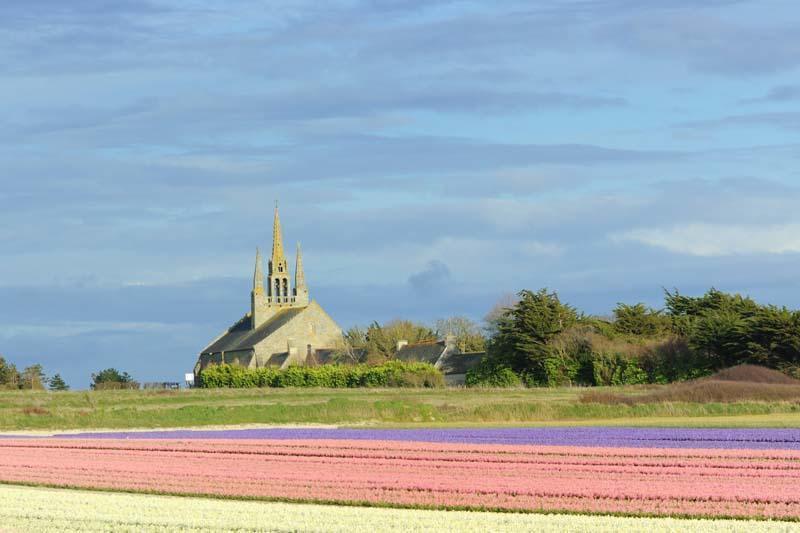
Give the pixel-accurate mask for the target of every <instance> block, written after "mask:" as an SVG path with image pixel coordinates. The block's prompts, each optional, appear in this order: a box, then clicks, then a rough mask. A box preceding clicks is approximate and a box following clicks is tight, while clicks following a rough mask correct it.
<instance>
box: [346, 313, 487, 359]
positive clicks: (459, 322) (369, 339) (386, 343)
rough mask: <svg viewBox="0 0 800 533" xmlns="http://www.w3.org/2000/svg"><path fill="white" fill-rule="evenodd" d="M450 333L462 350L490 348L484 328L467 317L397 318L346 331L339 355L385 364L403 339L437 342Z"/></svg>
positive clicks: (414, 341)
mask: <svg viewBox="0 0 800 533" xmlns="http://www.w3.org/2000/svg"><path fill="white" fill-rule="evenodd" d="M448 335H452V336H453V337H455V342H456V345H457V346H458V348H459V349H460V350H461V351H462V352H482V351H484V350H485V349H486V342H487V337H486V334H485V332H484V329H483V328H482V327H481V326H480V325H479V324H478V323H477V322H474V321H472V320H470V319H468V318H465V317H460V316H457V317H451V318H446V319H440V320H437V321H436V323H435V324H433V325H432V326H428V325H425V324H420V323H416V322H412V321H410V320H393V321H390V322H387V323H386V324H379V323H378V322H373V323H372V324H370V325H369V326H367V327H366V328H363V327H359V326H354V327H352V328H350V329H349V330H347V331H346V332H345V334H344V341H343V343H342V346H339V347H338V348H337V354H336V355H337V358H338V359H339V360H340V361H341V362H343V363H367V364H373V365H377V364H383V363H385V362H387V361H390V360H391V359H392V358H393V357H394V354H395V352H396V350H397V343H398V342H399V341H407V342H409V343H410V344H415V343H419V342H426V341H435V340H437V339H441V338H444V337H446V336H448Z"/></svg>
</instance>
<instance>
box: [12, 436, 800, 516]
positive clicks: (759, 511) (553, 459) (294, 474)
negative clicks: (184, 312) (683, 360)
mask: <svg viewBox="0 0 800 533" xmlns="http://www.w3.org/2000/svg"><path fill="white" fill-rule="evenodd" d="M0 481H7V482H28V483H41V484H48V485H59V486H72V487H83V488H104V489H118V490H133V491H148V492H166V493H179V494H203V495H217V496H229V497H260V498H282V499H291V500H316V501H321V500H324V501H332V502H362V503H375V504H394V505H408V506H429V507H467V508H490V509H507V510H548V511H558V510H565V511H578V512H604V513H607V512H617V513H632V514H641V513H647V514H656V515H692V516H712V517H719V516H733V517H773V518H793V519H800V493H798V491H797V490H796V488H797V487H798V485H799V484H800V451H783V450H781V451H775V450H763V451H758V450H693V449H669V450H666V449H653V448H648V449H626V448H586V447H564V446H507V445H481V444H451V443H447V444H442V443H423V442H413V443H412V442H397V441H342V440H248V441H243V440H236V441H225V440H207V441H203V440H186V441H164V440H159V441H146V440H137V441H126V440H75V439H25V440H0Z"/></svg>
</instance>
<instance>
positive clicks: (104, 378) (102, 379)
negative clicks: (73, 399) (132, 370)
mask: <svg viewBox="0 0 800 533" xmlns="http://www.w3.org/2000/svg"><path fill="white" fill-rule="evenodd" d="M138 386H139V384H138V383H136V382H135V381H134V380H133V378H132V377H131V376H130V375H129V374H128V373H127V372H122V373H120V371H119V370H117V369H116V368H106V369H105V370H101V371H100V372H97V373H96V374H92V389H129V388H130V389H133V388H138Z"/></svg>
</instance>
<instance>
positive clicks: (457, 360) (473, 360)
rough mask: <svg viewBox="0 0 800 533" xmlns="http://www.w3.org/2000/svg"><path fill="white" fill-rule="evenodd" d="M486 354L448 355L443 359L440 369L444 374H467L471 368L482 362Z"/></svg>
mask: <svg viewBox="0 0 800 533" xmlns="http://www.w3.org/2000/svg"><path fill="white" fill-rule="evenodd" d="M485 356H486V352H472V353H448V354H445V355H444V357H442V361H441V362H440V363H439V369H440V370H441V371H442V373H443V374H445V375H448V374H466V373H467V371H468V370H470V369H471V368H475V366H476V365H477V364H478V363H480V362H481V359H483V358H484V357H485Z"/></svg>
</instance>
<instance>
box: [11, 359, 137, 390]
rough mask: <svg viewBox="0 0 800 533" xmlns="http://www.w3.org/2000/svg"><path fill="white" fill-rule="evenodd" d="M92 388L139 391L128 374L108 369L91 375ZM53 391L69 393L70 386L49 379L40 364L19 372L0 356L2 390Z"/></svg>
mask: <svg viewBox="0 0 800 533" xmlns="http://www.w3.org/2000/svg"><path fill="white" fill-rule="evenodd" d="M91 379H92V381H91V384H90V387H91V388H92V389H93V390H105V389H138V388H139V383H138V382H136V381H135V380H134V379H133V378H132V377H131V376H130V375H129V374H128V373H127V372H120V371H119V370H117V369H115V368H106V369H105V370H101V371H99V372H95V373H93V374H92V375H91ZM47 389H49V390H51V391H56V392H58V391H68V390H69V389H70V387H69V385H67V383H66V382H65V381H64V379H63V378H62V377H61V374H54V375H53V376H51V377H47V376H46V375H45V373H44V368H43V367H42V365H40V364H34V365H31V366H28V367H26V368H25V369H23V370H22V371H20V370H17V367H16V365H14V363H11V362H9V361H7V360H6V359H5V358H4V357H3V356H2V355H0V390H47Z"/></svg>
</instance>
